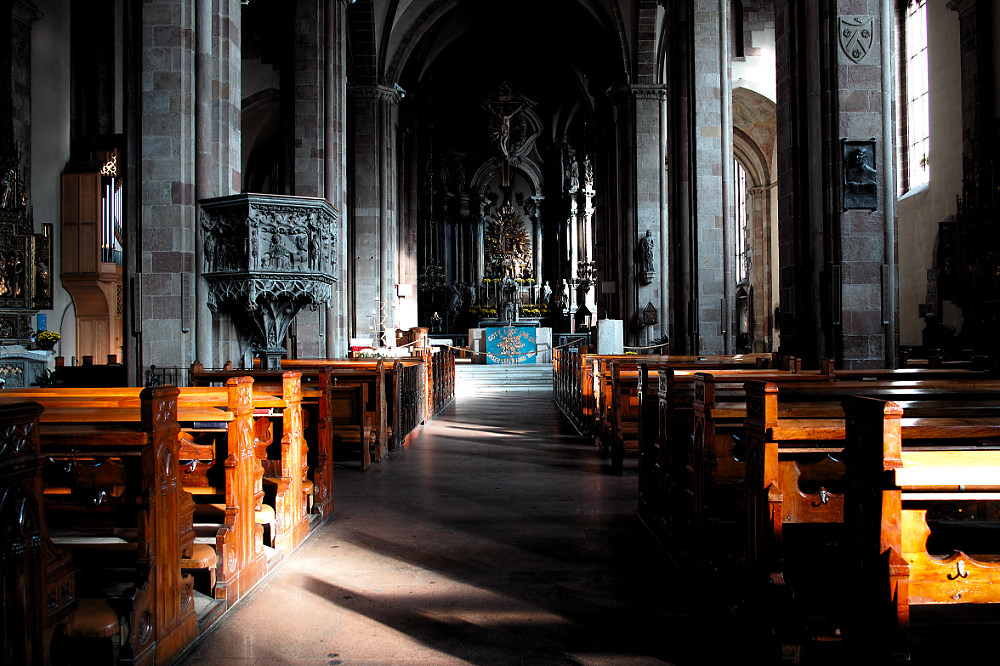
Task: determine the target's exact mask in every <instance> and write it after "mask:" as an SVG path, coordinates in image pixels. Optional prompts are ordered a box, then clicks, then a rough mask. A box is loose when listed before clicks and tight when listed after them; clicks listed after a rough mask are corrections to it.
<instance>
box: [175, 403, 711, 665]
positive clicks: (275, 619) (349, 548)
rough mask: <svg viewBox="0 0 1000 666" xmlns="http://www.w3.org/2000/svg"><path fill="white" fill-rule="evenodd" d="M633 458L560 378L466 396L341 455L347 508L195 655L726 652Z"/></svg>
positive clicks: (511, 657) (287, 658)
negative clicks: (640, 507) (572, 415)
mask: <svg viewBox="0 0 1000 666" xmlns="http://www.w3.org/2000/svg"><path fill="white" fill-rule="evenodd" d="M632 464H633V467H632V468H631V469H629V468H628V467H626V471H625V474H624V476H613V475H610V474H608V473H607V471H606V465H605V464H603V461H601V460H600V459H599V458H598V455H597V451H596V449H595V448H594V447H593V446H592V445H591V444H589V443H588V442H587V441H585V440H584V439H582V438H580V437H578V436H576V434H575V433H574V432H573V431H572V430H571V429H570V428H569V426H567V425H566V423H565V422H564V421H563V420H562V418H561V417H560V415H559V414H558V412H557V410H556V408H555V406H554V405H553V402H552V398H551V393H550V392H546V391H539V390H526V391H521V392H505V393H490V392H479V393H475V394H472V395H465V396H459V397H458V398H457V399H456V401H455V402H454V403H453V404H452V405H450V406H449V407H447V408H446V409H445V410H444V411H443V412H442V413H441V414H440V415H439V416H438V417H437V418H436V419H435V420H433V421H431V422H429V423H428V424H427V425H426V426H424V427H423V428H422V429H421V430H420V431H419V432H418V435H417V436H416V437H415V438H414V440H413V442H412V444H411V445H410V447H409V448H408V449H407V450H405V451H401V452H396V453H393V454H391V455H390V457H389V459H387V460H383V461H382V462H380V463H378V464H375V465H373V466H372V467H371V468H370V469H369V470H368V471H367V472H364V473H362V472H359V471H357V470H356V469H352V468H347V467H344V468H338V469H337V470H336V474H335V491H334V492H335V505H336V518H335V519H334V520H333V521H331V522H330V523H328V524H327V525H326V526H325V527H324V528H322V529H321V530H319V531H318V533H317V534H315V535H314V536H313V537H312V538H311V539H310V540H308V541H307V542H306V543H305V544H304V545H303V546H302V547H301V548H300V549H299V550H298V551H296V552H295V553H294V554H293V555H292V556H291V557H290V558H289V559H288V560H287V561H286V562H285V563H284V564H283V565H281V566H280V567H279V569H278V570H277V571H276V572H275V573H274V574H273V575H272V576H271V577H270V578H269V579H268V580H267V581H265V583H263V584H262V585H261V587H260V588H259V589H258V590H257V591H256V592H255V593H254V594H253V595H252V596H251V597H250V598H249V599H248V600H247V601H246V602H245V603H243V604H242V605H241V606H239V607H238V608H236V609H234V611H233V612H231V613H230V614H229V615H228V617H226V618H225V620H224V621H223V622H222V624H221V626H220V627H219V628H218V629H217V630H215V631H214V632H212V633H211V634H210V635H209V636H207V637H206V639H205V640H204V641H202V643H201V644H200V645H199V646H198V647H197V649H196V650H194V651H193V652H192V653H191V654H190V655H189V657H188V658H187V659H186V660H185V661H184V662H183V663H185V664H220V663H226V664H251V663H256V664H277V663H303V664H305V663H308V664H324V665H325V664H331V665H333V664H460V663H470V664H562V663H565V664H663V663H715V660H714V659H711V658H707V655H706V654H705V652H706V647H707V646H706V645H705V643H704V642H703V641H702V640H701V638H700V635H701V634H702V632H711V631H712V626H713V625H714V626H715V627H718V623H717V622H712V621H706V619H705V618H702V619H701V620H700V621H697V622H696V621H694V620H693V619H692V617H691V616H692V615H693V611H692V608H691V607H690V606H691V601H690V598H689V597H687V595H685V594H684V593H682V592H681V591H680V590H681V588H682V587H685V583H690V582H692V581H691V580H690V578H691V577H690V576H688V575H684V574H678V573H677V572H675V571H673V570H672V569H671V567H670V565H669V564H668V561H667V560H666V558H665V557H663V556H662V554H661V553H660V552H659V551H658V550H657V549H656V547H655V546H654V544H653V542H652V541H651V540H650V539H649V538H648V537H647V535H646V534H645V532H644V531H643V529H642V527H641V525H640V524H639V522H638V520H637V519H636V517H635V509H636V503H637V499H636V498H637V487H636V475H635V468H634V461H632ZM716 631H717V629H716ZM722 642H723V643H726V642H727V641H722ZM718 643H719V642H718V641H716V642H715V645H714V646H713V651H714V650H717V649H718V648H719V647H721V646H720V645H718ZM692 655H699V656H698V657H697V658H695V659H692ZM706 658H707V660H706Z"/></svg>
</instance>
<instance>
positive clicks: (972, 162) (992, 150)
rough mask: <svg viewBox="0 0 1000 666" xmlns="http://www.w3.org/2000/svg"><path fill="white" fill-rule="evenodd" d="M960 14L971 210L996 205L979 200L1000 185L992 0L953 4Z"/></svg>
mask: <svg viewBox="0 0 1000 666" xmlns="http://www.w3.org/2000/svg"><path fill="white" fill-rule="evenodd" d="M948 7H949V8H950V9H952V10H954V11H956V12H958V21H959V37H960V40H961V45H960V46H961V59H962V177H963V181H964V183H963V185H964V187H963V190H964V193H963V196H964V197H965V199H966V201H965V202H964V203H965V204H966V205H967V206H968V207H969V208H975V207H977V206H978V205H980V203H983V204H985V205H990V204H991V203H993V202H990V201H983V202H980V201H978V200H977V199H978V198H979V197H980V196H982V194H983V193H984V192H985V191H987V190H995V188H996V186H997V185H998V184H1000V183H998V180H1000V178H998V176H997V174H996V168H997V157H996V152H997V141H998V139H1000V137H998V136H997V132H996V127H997V121H996V113H995V104H996V102H995V100H994V88H995V85H994V77H995V73H996V64H995V63H994V60H993V59H994V52H993V49H994V45H993V42H994V39H995V35H994V34H993V26H994V22H993V12H995V11H998V9H997V8H996V7H995V3H994V2H992V1H991V0H950V1H949V2H948Z"/></svg>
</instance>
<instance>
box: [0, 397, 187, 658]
mask: <svg viewBox="0 0 1000 666" xmlns="http://www.w3.org/2000/svg"><path fill="white" fill-rule="evenodd" d="M58 391H59V389H35V390H31V389H23V390H19V391H15V392H12V393H13V394H11V393H8V392H0V403H2V404H10V403H11V402H15V401H18V400H23V399H24V398H23V396H22V395H18V394H22V393H25V392H30V393H31V394H32V396H33V397H34V399H35V402H38V403H39V404H41V405H42V407H43V409H44V411H43V412H42V414H41V425H40V427H39V431H40V437H41V452H42V454H43V455H44V456H45V457H46V458H48V459H51V460H56V461H68V462H72V463H74V464H81V461H83V460H103V461H108V462H107V463H106V468H107V469H108V470H110V471H109V472H108V473H105V472H98V473H97V477H95V478H100V479H101V480H102V481H105V482H106V481H107V480H108V479H109V478H116V479H118V480H117V481H115V484H116V485H117V486H118V491H117V496H116V491H115V490H114V489H112V488H109V489H108V491H104V490H103V489H100V491H99V492H98V494H96V495H93V496H87V497H86V498H84V499H85V500H87V501H88V505H89V509H84V507H83V506H81V505H80V504H79V498H78V497H77V496H75V495H73V494H70V495H65V494H59V495H54V496H48V497H47V499H48V501H47V505H48V506H47V509H46V516H47V517H48V518H49V519H50V520H49V523H50V528H52V527H53V525H55V524H56V522H54V521H58V520H59V516H60V514H65V515H68V516H70V517H72V518H73V519H74V520H73V523H72V524H70V525H64V526H63V530H64V531H65V530H66V529H67V528H69V527H74V528H75V527H79V526H80V525H81V524H82V525H86V524H92V525H95V526H97V527H99V528H105V527H114V528H115V534H116V535H126V536H127V535H129V534H134V535H135V536H134V539H135V540H134V541H131V542H129V541H128V540H122V539H120V538H116V539H115V540H116V541H118V542H120V543H118V544H117V545H110V546H108V545H100V546H95V545H93V544H88V541H89V539H88V538H87V537H86V535H84V536H83V537H79V536H74V535H66V536H65V537H64V538H62V539H61V540H59V541H58V543H61V544H65V545H66V546H67V547H69V548H70V549H71V550H72V552H73V558H74V566H75V567H76V569H77V578H76V590H77V596H78V597H89V598H94V599H95V601H97V602H98V603H100V604H102V607H103V608H104V609H105V610H106V609H107V607H108V606H110V607H111V609H112V610H113V612H114V613H117V614H118V616H119V617H120V621H119V623H120V625H121V626H125V627H128V628H129V630H128V631H127V632H121V634H122V644H121V646H120V650H121V658H122V659H123V660H128V661H130V662H133V663H137V664H149V663H153V662H154V661H156V662H162V663H167V662H169V661H170V660H171V659H173V658H174V657H176V656H178V655H179V654H180V652H181V651H183V649H184V648H185V647H187V646H188V645H189V644H190V643H191V642H192V641H193V640H194V638H195V637H196V636H197V634H198V618H197V616H196V614H195V609H194V600H193V587H192V586H193V583H192V581H191V578H190V577H186V576H182V573H181V560H182V558H183V557H184V556H185V555H190V553H191V551H192V549H193V542H194V533H193V530H192V529H191V511H192V508H193V503H192V502H191V497H190V495H188V494H187V493H185V492H183V490H182V489H181V487H180V483H179V478H178V466H177V460H178V425H177V411H176V410H177V389H175V388H173V387H161V388H152V389H149V388H147V389H143V390H142V391H141V392H140V391H139V390H138V389H131V397H130V398H129V399H123V400H121V401H120V403H119V405H118V406H104V404H105V403H110V402H112V401H113V400H114V399H113V398H109V399H108V400H102V399H101V398H102V397H103V396H101V395H100V393H101V391H102V389H92V391H94V392H95V393H96V394H97V396H98V397H97V398H96V399H95V402H97V403H99V404H96V405H90V406H88V405H86V404H72V403H70V404H67V403H65V402H60V400H59V398H58V397H55V394H56V393H57V392H58ZM114 391H115V392H120V391H121V390H120V389H115V390H114ZM74 400H76V398H74ZM114 461H118V462H117V463H114ZM112 463H114V464H112ZM108 474H110V477H109V476H108ZM104 506H108V507H109V508H114V509H115V511H114V513H112V512H110V511H109V510H104V509H102V507H104ZM81 517H85V518H86V520H81ZM111 520H114V521H115V522H113V523H112V522H109V521H111ZM122 520H127V521H128V522H127V524H122V523H121V522H120V521H122ZM50 533H51V532H50ZM104 595H109V596H108V601H107V602H103V601H100V599H99V597H103V596H104ZM93 607H94V606H93V605H92V604H89V603H88V604H83V603H81V609H80V610H78V611H76V613H74V614H72V615H70V616H69V617H68V618H67V619H66V621H65V623H64V627H65V628H66V629H65V632H66V634H67V635H73V633H74V629H75V627H76V626H78V624H79V623H80V622H82V618H81V613H83V612H85V611H89V610H91V609H92V608H93Z"/></svg>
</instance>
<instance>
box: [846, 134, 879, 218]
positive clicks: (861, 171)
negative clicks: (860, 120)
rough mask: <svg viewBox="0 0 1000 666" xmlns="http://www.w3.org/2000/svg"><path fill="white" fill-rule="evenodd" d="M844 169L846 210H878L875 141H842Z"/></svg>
mask: <svg viewBox="0 0 1000 666" xmlns="http://www.w3.org/2000/svg"><path fill="white" fill-rule="evenodd" d="M841 147H842V151H841V152H842V160H843V167H844V179H843V185H844V210H852V209H866V210H878V171H876V168H875V164H876V163H875V139H868V140H867V141H848V140H846V139H843V140H842V141H841Z"/></svg>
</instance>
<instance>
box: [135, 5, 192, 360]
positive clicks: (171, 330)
mask: <svg viewBox="0 0 1000 666" xmlns="http://www.w3.org/2000/svg"><path fill="white" fill-rule="evenodd" d="M195 43H196V40H195V6H194V3H191V2H181V1H179V0H149V1H148V2H146V3H145V4H144V6H143V11H142V43H141V47H140V51H141V61H142V68H141V83H140V97H141V113H142V123H141V127H142V129H141V137H140V153H141V155H142V166H141V172H142V173H141V178H142V182H141V188H142V193H141V196H140V200H141V224H140V226H139V228H140V230H141V231H140V233H139V245H140V248H141V257H140V270H139V272H140V273H141V275H140V276H137V277H140V278H141V292H140V293H141V294H142V298H141V303H140V313H139V314H137V319H138V320H139V321H141V322H142V342H141V348H142V355H141V359H142V363H143V365H145V366H148V365H150V364H154V365H160V366H181V367H186V366H188V365H190V363H191V362H192V361H194V360H195V359H194V358H193V356H194V353H195V348H194V340H193V336H191V335H188V332H189V331H190V327H191V326H192V324H193V322H194V301H195V298H194V294H192V289H193V286H194V285H193V282H194V281H193V280H191V279H190V278H191V277H192V276H193V275H194V271H195V250H194V249H195V242H196V229H195V224H196V221H197V215H196V206H195V147H196V145H197V140H196V136H195V111H194V108H195V48H194V46H195Z"/></svg>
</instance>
